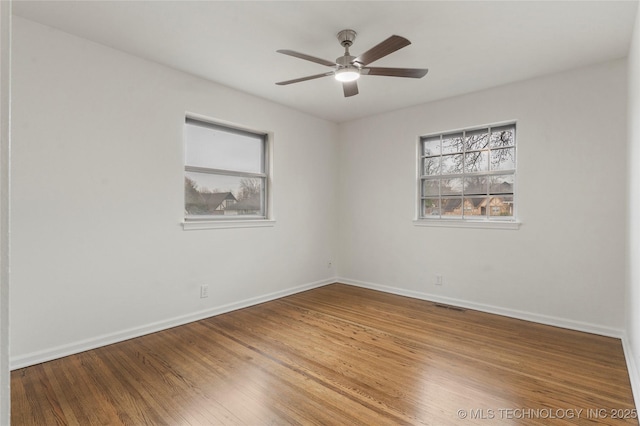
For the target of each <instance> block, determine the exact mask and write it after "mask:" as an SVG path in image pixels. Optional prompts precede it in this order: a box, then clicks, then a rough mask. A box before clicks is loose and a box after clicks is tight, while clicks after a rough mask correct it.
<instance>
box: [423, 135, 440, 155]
mask: <svg viewBox="0 0 640 426" xmlns="http://www.w3.org/2000/svg"><path fill="white" fill-rule="evenodd" d="M423 155H440V136H437V137H435V138H427V139H424V141H423Z"/></svg>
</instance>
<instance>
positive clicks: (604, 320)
mask: <svg viewBox="0 0 640 426" xmlns="http://www.w3.org/2000/svg"><path fill="white" fill-rule="evenodd" d="M625 99H626V62H625V61H624V60H619V61H615V62H610V63H605V64H601V65H598V66H592V67H589V68H583V69H579V70H574V71H570V72H565V73H562V74H557V75H552V76H548V77H544V78H538V79H534V80H529V81H525V82H520V83H516V84H510V85H506V86H502V87H498V88H494V89H490V90H486V91H482V92H478V93H473V94H469V95H465V96H460V97H456V98H450V99H447V100H443V101H439V102H433V103H429V104H425V105H420V106H416V107H413V108H408V109H405V110H401V111H396V112H391V113H387V114H382V115H379V116H375V117H369V118H365V119H362V120H359V121H355V122H351V123H346V124H343V125H341V126H340V132H339V140H340V142H339V151H340V154H339V156H340V182H341V186H340V188H339V190H340V193H339V205H340V236H341V240H340V252H339V258H340V259H341V263H340V270H339V272H340V276H341V277H342V279H343V280H344V281H347V282H351V283H354V284H360V285H364V286H369V287H374V288H381V289H386V290H390V291H394V292H400V293H404V294H408V295H412V296H417V297H425V298H429V299H434V300H442V301H448V302H451V303H456V304H459V305H463V306H469V307H478V308H482V309H485V310H490V311H495V312H500V313H503V314H507V315H513V316H517V317H522V318H530V319H534V320H537V321H541V322H546V323H551V324H558V325H563V326H570V327H573V328H577V329H583V330H589V331H596V332H599V333H604V334H609V335H618V336H619V335H621V334H622V329H623V328H624V294H625V272H624V271H625V231H626V227H625V220H626V202H627V201H626V196H627V185H626V167H627V166H626V127H625V126H626V107H625V106H626V101H625ZM506 120H517V150H518V153H517V161H518V172H517V173H518V182H517V191H518V195H517V197H518V198H517V202H518V207H517V208H518V211H519V218H520V219H521V221H522V226H521V228H520V229H519V230H515V231H514V230H495V229H493V230H492V229H460V228H433V227H416V226H414V225H413V223H412V219H413V218H414V217H415V214H416V204H415V193H416V183H415V182H416V143H417V140H418V137H419V136H420V135H425V134H429V133H434V132H440V131H447V130H452V129H460V128H466V127H471V126H477V125H483V124H489V123H494V122H502V121H506ZM435 274H442V275H443V277H444V285H443V286H442V287H436V286H435V285H433V280H434V275H435Z"/></svg>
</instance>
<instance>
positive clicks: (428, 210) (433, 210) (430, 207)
mask: <svg viewBox="0 0 640 426" xmlns="http://www.w3.org/2000/svg"><path fill="white" fill-rule="evenodd" d="M422 216H423V217H440V200H438V199H437V198H428V199H426V200H422Z"/></svg>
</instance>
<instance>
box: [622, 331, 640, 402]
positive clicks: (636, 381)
mask: <svg viewBox="0 0 640 426" xmlns="http://www.w3.org/2000/svg"><path fill="white" fill-rule="evenodd" d="M622 349H623V350H624V358H625V359H626V360H627V370H628V371H629V381H630V382H631V390H632V391H633V399H634V401H635V404H636V408H638V407H640V376H639V375H638V366H637V365H636V361H635V360H636V359H635V357H634V356H633V349H632V346H631V342H630V341H629V336H628V335H627V333H625V334H624V336H622Z"/></svg>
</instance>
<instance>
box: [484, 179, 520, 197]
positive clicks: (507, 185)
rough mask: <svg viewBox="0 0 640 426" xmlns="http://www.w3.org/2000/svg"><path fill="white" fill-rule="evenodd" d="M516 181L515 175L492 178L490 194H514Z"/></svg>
mask: <svg viewBox="0 0 640 426" xmlns="http://www.w3.org/2000/svg"><path fill="white" fill-rule="evenodd" d="M514 181H515V176H513V175H498V176H491V183H490V185H489V192H491V194H513V183H514Z"/></svg>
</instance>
